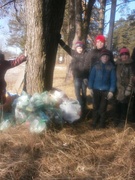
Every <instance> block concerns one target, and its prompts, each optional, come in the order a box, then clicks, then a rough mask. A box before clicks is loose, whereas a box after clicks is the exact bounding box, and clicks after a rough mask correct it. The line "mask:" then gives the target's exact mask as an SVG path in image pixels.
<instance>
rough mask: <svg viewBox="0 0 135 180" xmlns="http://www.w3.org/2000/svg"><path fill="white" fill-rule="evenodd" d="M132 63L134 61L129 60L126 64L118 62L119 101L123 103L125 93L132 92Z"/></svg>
mask: <svg viewBox="0 0 135 180" xmlns="http://www.w3.org/2000/svg"><path fill="white" fill-rule="evenodd" d="M132 63H133V61H132V60H131V59H129V60H128V61H126V62H122V61H121V60H118V61H117V62H116V74H117V100H119V101H123V100H124V99H125V98H126V97H125V92H126V91H129V92H131V90H132V86H133V83H132V78H133V71H132Z"/></svg>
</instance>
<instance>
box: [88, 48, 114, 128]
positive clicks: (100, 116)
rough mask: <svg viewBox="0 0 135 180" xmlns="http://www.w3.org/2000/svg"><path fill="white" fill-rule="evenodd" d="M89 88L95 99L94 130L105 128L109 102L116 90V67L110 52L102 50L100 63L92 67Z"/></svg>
mask: <svg viewBox="0 0 135 180" xmlns="http://www.w3.org/2000/svg"><path fill="white" fill-rule="evenodd" d="M88 87H89V89H90V96H92V97H93V122H92V126H93V128H96V127H97V125H98V124H99V128H105V124H106V119H105V118H106V117H105V116H106V111H107V104H108V100H110V99H111V98H112V97H113V93H114V91H115V89H116V72H115V67H114V65H113V64H112V63H111V61H110V51H108V50H105V49H104V50H102V51H101V53H100V58H99V61H97V63H96V64H95V65H94V66H93V67H92V69H91V71H90V75H89V81H88Z"/></svg>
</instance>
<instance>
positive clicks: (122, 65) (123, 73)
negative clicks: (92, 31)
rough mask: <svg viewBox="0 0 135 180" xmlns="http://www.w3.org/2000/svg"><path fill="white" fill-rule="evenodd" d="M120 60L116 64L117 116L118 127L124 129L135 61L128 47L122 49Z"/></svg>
mask: <svg viewBox="0 0 135 180" xmlns="http://www.w3.org/2000/svg"><path fill="white" fill-rule="evenodd" d="M119 55H120V59H119V60H118V61H117V62H116V66H117V70H116V74H117V95H116V99H117V103H116V114H117V122H116V124H115V125H116V126H117V125H118V126H120V127H123V126H124V124H125V120H126V115H127V108H128V102H129V97H130V94H131V91H132V86H133V84H132V78H133V72H132V64H133V61H132V60H131V59H130V53H129V50H128V49H127V48H126V47H123V48H121V49H120V52H119Z"/></svg>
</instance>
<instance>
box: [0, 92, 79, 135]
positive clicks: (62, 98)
mask: <svg viewBox="0 0 135 180" xmlns="http://www.w3.org/2000/svg"><path fill="white" fill-rule="evenodd" d="M9 95H10V96H15V98H14V101H13V102H12V110H11V112H4V111H3V109H2V108H1V122H0V131H4V130H6V129H8V128H9V127H10V126H15V125H20V124H24V125H25V126H26V127H28V128H29V130H30V132H32V133H41V132H43V131H46V130H47V129H49V128H51V127H52V126H55V127H56V128H60V129H61V128H63V125H64V123H65V122H68V123H73V122H74V121H77V120H78V119H79V118H80V115H81V106H80V104H79V102H78V101H77V100H74V99H70V98H69V97H68V96H67V95H66V94H65V93H64V92H63V91H61V90H51V91H45V92H43V93H35V94H33V95H32V96H30V95H29V94H27V93H26V92H24V91H23V92H22V94H21V95H20V96H18V95H12V94H10V93H9Z"/></svg>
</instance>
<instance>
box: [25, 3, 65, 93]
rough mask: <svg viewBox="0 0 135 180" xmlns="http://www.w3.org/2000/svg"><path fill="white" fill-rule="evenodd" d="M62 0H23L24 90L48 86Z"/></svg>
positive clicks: (50, 82)
mask: <svg viewBox="0 0 135 180" xmlns="http://www.w3.org/2000/svg"><path fill="white" fill-rule="evenodd" d="M65 3H66V0H57V1H56V0H40V1H37V0H32V1H31V0H26V12H27V37H26V49H27V54H28V62H27V67H26V91H27V92H28V93H29V94H33V93H35V92H39V93H41V92H43V91H45V90H50V89H51V88H52V84H53V71H54V66H55V59H56V52H57V46H58V34H59V33H60V29H61V26H62V22H63V16H64V9H65Z"/></svg>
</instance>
